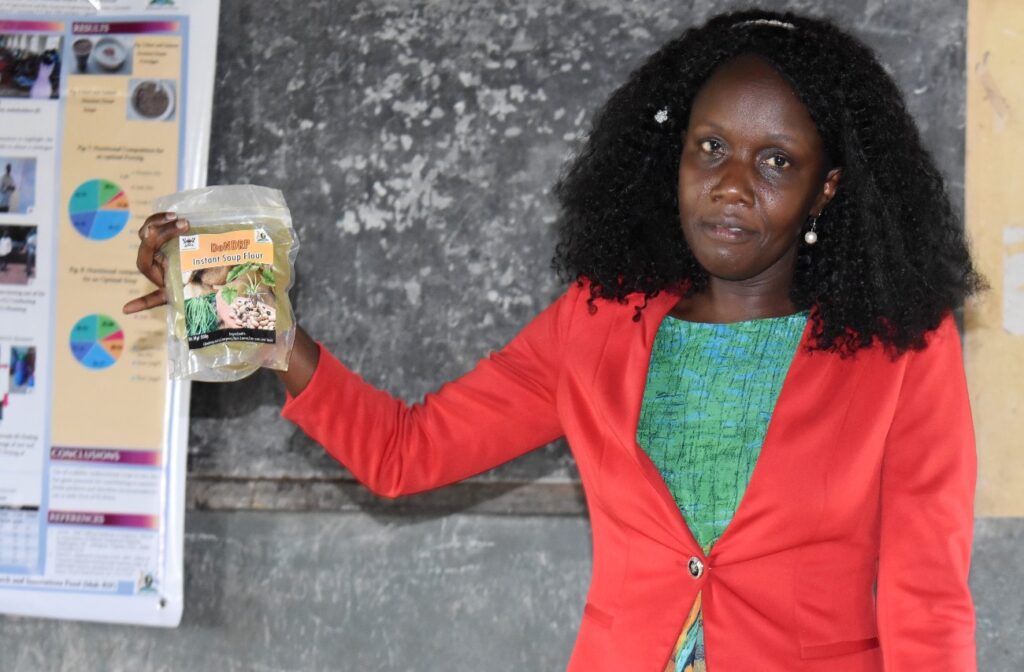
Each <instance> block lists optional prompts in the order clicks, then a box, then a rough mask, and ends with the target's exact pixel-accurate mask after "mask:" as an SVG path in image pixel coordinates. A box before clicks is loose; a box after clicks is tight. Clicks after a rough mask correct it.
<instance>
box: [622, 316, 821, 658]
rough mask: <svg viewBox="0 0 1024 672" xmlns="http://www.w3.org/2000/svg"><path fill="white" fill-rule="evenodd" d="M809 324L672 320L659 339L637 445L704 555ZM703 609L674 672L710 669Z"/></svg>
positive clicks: (747, 469)
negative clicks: (660, 478) (706, 666)
mask: <svg viewBox="0 0 1024 672" xmlns="http://www.w3.org/2000/svg"><path fill="white" fill-rule="evenodd" d="M807 315H808V313H807V311H803V312H800V313H796V314H794V315H787V316H784V317H772V318H764V319H758V320H747V321H743V322H733V323H729V324H708V323H701V322H686V321H683V320H677V319H675V318H672V317H666V318H665V319H664V320H663V321H662V324H661V327H660V328H659V329H658V333H657V335H656V337H655V340H654V348H653V351H652V352H651V362H650V369H649V370H648V373H647V386H646V388H645V389H644V398H643V405H642V407H641V410H640V422H639V425H638V426H637V442H638V443H639V444H640V446H641V447H642V448H643V449H644V451H646V452H647V454H648V456H649V457H650V458H651V461H652V462H653V463H654V465H655V467H657V469H658V471H659V472H660V473H661V477H662V478H663V479H664V480H665V484H666V485H667V486H668V489H669V492H671V493H672V497H673V498H674V499H675V501H676V504H677V505H678V506H679V509H680V511H682V514H683V518H684V519H685V520H686V523H687V525H688V526H689V528H690V531H691V532H693V536H694V537H695V538H696V540H697V543H699V544H700V546H701V548H703V549H704V552H705V554H707V553H710V552H711V547H712V546H713V545H714V543H715V542H716V541H718V538H719V537H721V536H722V533H723V532H724V531H725V528H726V527H727V526H728V525H729V522H730V521H731V520H732V517H733V515H734V514H735V513H736V509H737V507H738V506H739V503H740V499H741V498H742V497H743V493H744V492H745V491H746V488H747V483H748V482H749V481H750V476H751V474H752V473H753V471H754V465H755V463H756V462H757V458H758V456H759V455H760V453H761V444H762V443H763V441H764V436H765V433H766V432H767V430H768V421H769V420H770V419H771V415H772V411H773V410H774V408H775V401H776V399H778V396H779V391H780V390H781V388H782V382H783V380H784V379H785V377H786V372H787V371H788V370H789V365H790V363H791V362H792V360H793V355H794V354H795V353H796V348H797V346H798V345H799V343H800V339H801V336H802V335H803V330H804V327H805V325H806V324H807ZM699 605H700V596H699V595H698V598H697V602H696V604H695V605H694V607H693V609H692V610H691V618H690V619H689V620H688V621H687V627H686V628H684V631H683V632H682V633H681V634H680V639H679V643H678V644H677V646H676V650H675V652H674V654H673V660H672V661H671V664H670V666H669V667H668V668H667V669H669V670H678V671H679V672H683V671H690V670H693V671H695V672H698V671H700V670H704V669H706V668H705V667H704V660H703V659H704V642H703V621H702V619H701V614H700V607H699ZM686 608H690V606H689V605H686Z"/></svg>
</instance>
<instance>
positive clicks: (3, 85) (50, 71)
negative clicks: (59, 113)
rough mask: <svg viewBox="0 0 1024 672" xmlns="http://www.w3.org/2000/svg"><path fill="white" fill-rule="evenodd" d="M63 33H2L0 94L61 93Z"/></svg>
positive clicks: (36, 95)
mask: <svg viewBox="0 0 1024 672" xmlns="http://www.w3.org/2000/svg"><path fill="white" fill-rule="evenodd" d="M63 40H64V38H63V37H61V36H60V35H38V34H31V33H18V34H0V98H34V99H48V98H57V97H58V96H59V95H60V72H61V44H62V42H63Z"/></svg>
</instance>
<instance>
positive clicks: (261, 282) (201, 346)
mask: <svg viewBox="0 0 1024 672" xmlns="http://www.w3.org/2000/svg"><path fill="white" fill-rule="evenodd" d="M153 207H154V209H155V211H156V212H164V211H167V212H175V213H177V214H178V216H179V217H180V218H182V219H186V220H188V222H189V230H188V233H186V234H184V235H181V236H178V237H177V238H175V239H173V240H171V241H169V242H168V243H166V244H165V245H164V246H163V247H162V248H161V250H160V251H161V252H162V253H163V254H164V255H166V257H167V261H168V265H167V277H166V279H165V280H166V283H167V304H168V310H167V328H168V331H169V338H168V339H167V343H168V355H169V357H168V359H169V363H170V375H171V377H172V378H178V379H189V380H201V381H209V382H228V381H232V380H240V379H241V378H245V377H246V376H248V375H250V374H251V373H253V372H254V371H255V370H256V369H259V368H261V367H266V368H271V369H280V370H282V371H286V370H287V369H288V356H289V354H290V353H291V349H292V344H293V343H294V342H295V319H294V315H293V314H292V307H291V303H290V302H289V300H288V290H289V289H291V286H292V279H293V275H292V264H293V263H294V261H295V254H296V251H297V250H298V240H296V238H295V229H293V228H292V218H291V214H290V213H289V212H288V207H287V206H286V205H285V202H284V195H283V194H281V192H280V191H278V190H277V189H269V188H267V187H256V186H251V185H232V186H222V187H205V188H202V189H193V190H191V191H183V192H181V193H178V194H171V195H170V196H163V197H161V198H158V199H156V200H155V201H154V202H153Z"/></svg>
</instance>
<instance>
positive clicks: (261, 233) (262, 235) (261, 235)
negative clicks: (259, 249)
mask: <svg viewBox="0 0 1024 672" xmlns="http://www.w3.org/2000/svg"><path fill="white" fill-rule="evenodd" d="M256 242H257V243H269V242H271V241H270V236H269V235H267V232H266V231H265V230H264V229H256Z"/></svg>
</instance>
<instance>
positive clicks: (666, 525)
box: [594, 291, 702, 555]
mask: <svg viewBox="0 0 1024 672" xmlns="http://www.w3.org/2000/svg"><path fill="white" fill-rule="evenodd" d="M678 301H679V294H678V293H676V292H672V291H663V292H661V293H660V294H658V296H656V297H654V298H652V299H649V300H648V302H647V306H646V307H644V309H643V310H642V311H640V321H639V322H634V321H633V320H632V319H631V318H632V317H633V315H634V314H635V312H634V311H635V309H636V307H638V306H640V305H642V302H643V299H642V298H641V299H640V300H639V301H637V300H636V299H633V300H631V301H630V302H629V304H628V305H627V306H616V307H615V309H616V311H621V312H618V314H617V315H616V318H617V319H613V321H612V325H611V328H610V333H609V335H608V340H607V342H606V343H605V347H604V350H603V352H602V353H601V358H600V361H599V362H598V365H597V371H596V374H595V376H596V377H595V380H594V386H595V389H596V391H597V395H596V399H599V400H601V401H602V402H603V403H602V404H601V407H602V414H603V415H604V418H605V420H606V421H607V422H608V424H609V426H610V429H611V432H612V434H613V435H614V436H615V438H616V439H617V443H618V446H615V447H609V448H606V450H615V449H620V450H624V451H625V452H626V453H627V454H628V455H629V459H630V460H631V461H632V462H633V463H634V464H635V467H636V468H637V469H639V471H640V473H641V474H642V475H643V478H644V483H645V485H646V488H647V494H648V496H651V497H650V498H651V499H652V500H653V501H654V502H656V503H657V504H656V506H657V510H656V511H654V512H651V513H652V514H653V515H652V516H651V517H650V518H651V520H653V521H655V522H656V524H657V525H658V526H659V528H660V530H661V532H662V535H659V536H663V537H664V539H663V540H662V541H663V543H666V545H669V546H672V547H675V548H679V546H680V544H682V546H683V548H682V549H680V550H683V551H685V553H686V554H688V555H702V551H701V549H700V546H699V545H698V544H697V542H696V540H695V539H694V537H693V534H692V533H691V532H690V528H689V527H688V526H687V524H686V521H685V520H683V515H682V512H681V511H680V510H679V507H678V506H677V505H676V502H675V500H674V499H673V498H672V493H670V492H669V490H668V486H667V485H666V484H665V481H664V479H662V477H661V474H660V473H659V472H658V470H657V468H656V467H655V466H654V464H653V463H652V462H651V459H650V458H649V457H648V456H647V453H646V452H644V450H643V448H641V447H640V445H639V444H638V443H637V441H636V430H637V425H638V424H639V421H640V407H641V404H642V403H643V396H644V389H645V387H646V386H647V372H648V369H649V368H650V361H651V351H652V350H653V348H654V339H655V336H656V335H657V333H658V328H659V327H660V326H661V322H662V320H664V319H665V316H666V315H667V314H668V312H669V311H670V310H671V309H672V307H673V306H674V305H675V304H676V302H678ZM610 307H611V306H604V305H603V306H601V308H600V309H599V310H606V309H607V308H610ZM627 315H628V317H627ZM624 487H625V486H624ZM638 496H639V493H638Z"/></svg>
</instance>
